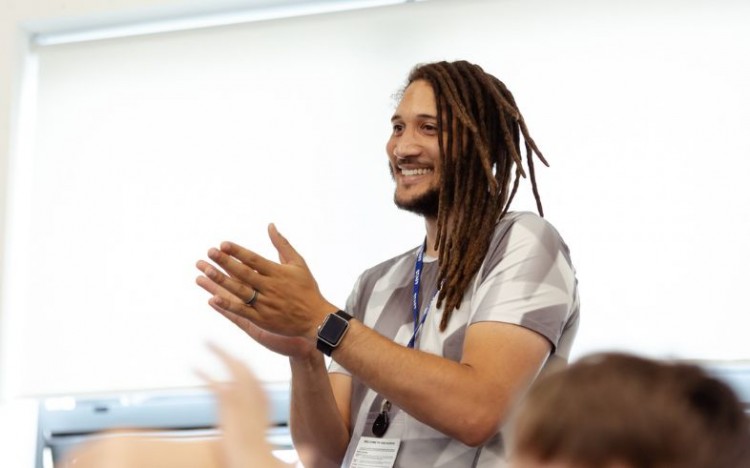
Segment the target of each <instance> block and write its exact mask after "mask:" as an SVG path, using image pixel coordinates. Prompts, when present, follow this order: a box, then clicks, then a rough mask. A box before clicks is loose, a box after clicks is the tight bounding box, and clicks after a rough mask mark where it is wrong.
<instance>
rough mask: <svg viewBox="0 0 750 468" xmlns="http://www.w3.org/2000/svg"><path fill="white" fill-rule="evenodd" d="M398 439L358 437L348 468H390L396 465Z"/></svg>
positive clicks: (399, 441)
mask: <svg viewBox="0 0 750 468" xmlns="http://www.w3.org/2000/svg"><path fill="white" fill-rule="evenodd" d="M400 446H401V440H400V439H384V438H380V437H360V439H359V443H358V444H357V450H356V451H355V452H354V457H353V458H352V463H351V465H349V467H350V468H365V467H367V468H392V467H393V465H394V463H396V456H398V448H399V447H400Z"/></svg>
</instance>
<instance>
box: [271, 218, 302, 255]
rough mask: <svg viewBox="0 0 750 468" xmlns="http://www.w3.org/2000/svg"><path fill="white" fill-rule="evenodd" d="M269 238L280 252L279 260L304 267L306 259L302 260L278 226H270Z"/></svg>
mask: <svg viewBox="0 0 750 468" xmlns="http://www.w3.org/2000/svg"><path fill="white" fill-rule="evenodd" d="M268 237H270V238H271V243H272V244H273V246H274V247H276V251H277V252H279V258H280V259H282V263H291V264H294V265H304V264H305V259H304V258H302V255H300V254H299V253H298V252H297V251H296V250H295V249H294V247H292V244H290V243H289V241H288V240H287V239H286V237H284V236H282V235H281V233H280V232H279V230H278V229H276V225H275V224H273V223H271V224H269V225H268Z"/></svg>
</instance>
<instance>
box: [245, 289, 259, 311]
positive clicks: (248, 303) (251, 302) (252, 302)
mask: <svg viewBox="0 0 750 468" xmlns="http://www.w3.org/2000/svg"><path fill="white" fill-rule="evenodd" d="M257 299H258V290H257V289H253V295H252V296H250V299H248V300H246V301H245V305H246V306H248V307H252V306H254V305H255V301H256V300H257Z"/></svg>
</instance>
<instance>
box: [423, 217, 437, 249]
mask: <svg viewBox="0 0 750 468" xmlns="http://www.w3.org/2000/svg"><path fill="white" fill-rule="evenodd" d="M424 226H425V231H427V249H426V250H425V251H424V253H425V254H426V255H429V256H430V257H437V256H438V251H437V249H435V239H437V218H425V219H424Z"/></svg>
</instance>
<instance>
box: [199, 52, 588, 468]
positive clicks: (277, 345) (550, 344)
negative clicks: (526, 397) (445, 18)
mask: <svg viewBox="0 0 750 468" xmlns="http://www.w3.org/2000/svg"><path fill="white" fill-rule="evenodd" d="M391 121H392V124H393V130H392V134H391V136H390V139H389V140H388V143H387V145H386V151H387V153H388V158H389V165H390V171H391V174H392V176H393V178H394V181H395V184H396V188H395V194H394V201H395V203H396V205H397V206H398V207H399V208H402V209H405V210H409V211H412V212H414V213H416V214H418V215H420V216H422V217H423V218H424V220H425V231H426V233H425V238H424V239H422V240H416V239H415V243H418V244H419V245H418V246H417V247H415V248H414V249H412V250H409V251H408V252H406V253H404V254H402V255H399V256H397V257H395V258H392V259H390V260H387V261H385V262H383V263H381V264H379V265H377V266H375V267H373V268H371V269H369V270H367V271H365V272H364V273H363V274H362V275H361V276H360V277H359V279H358V281H357V282H356V284H355V287H354V290H353V291H352V293H351V295H350V297H349V300H348V301H347V303H346V305H345V307H344V308H343V309H339V307H337V306H336V305H333V304H331V303H330V302H328V301H327V300H326V299H325V298H324V296H323V295H322V294H321V292H320V291H319V290H318V287H317V284H316V282H315V280H314V278H313V277H312V275H311V274H310V271H309V269H308V268H307V266H306V265H305V262H304V260H303V258H302V257H301V256H300V255H299V254H298V253H297V252H296V251H295V250H294V249H293V248H292V246H291V245H290V244H289V242H288V241H287V240H286V239H285V238H284V237H282V236H281V235H280V234H279V233H278V231H277V230H276V228H275V227H274V226H270V228H269V235H270V237H271V241H272V242H273V244H274V246H275V247H276V249H277V250H278V252H279V259H280V262H279V263H276V262H273V261H270V260H267V259H265V258H263V257H261V256H259V255H257V254H255V253H254V252H252V251H250V250H248V249H245V248H244V247H241V246H239V245H237V244H234V243H231V242H224V243H222V244H221V246H220V247H219V248H214V249H211V250H209V254H208V255H209V258H210V259H211V260H212V261H213V262H214V263H215V264H216V265H218V267H219V268H217V267H216V266H214V265H212V264H211V263H209V262H206V261H199V262H198V265H197V266H198V268H199V269H200V270H201V271H202V272H203V274H204V276H200V277H199V278H198V279H197V282H198V284H199V285H200V286H201V287H203V288H204V289H205V290H207V291H208V292H209V293H210V294H211V296H212V297H211V299H210V300H209V304H210V305H211V306H212V307H213V308H214V309H216V310H217V311H219V312H220V313H222V314H224V315H225V316H226V317H228V318H229V319H231V320H232V321H233V322H234V323H236V324H237V325H239V326H240V327H241V328H242V329H243V330H245V331H246V332H247V333H248V334H249V335H250V336H251V337H252V338H253V339H255V340H256V341H258V342H260V343H261V344H263V345H264V346H266V347H267V348H269V349H271V350H272V351H275V352H278V353H282V354H285V355H287V356H289V361H290V365H291V369H292V408H291V430H292V436H293V439H294V442H295V445H296V446H297V447H300V448H303V449H304V450H303V451H302V453H303V456H304V460H303V461H304V464H305V466H307V467H317V466H340V465H343V466H399V467H412V466H432V467H456V466H466V467H474V466H493V467H502V466H504V465H505V463H506V462H505V449H504V445H505V444H504V441H503V436H502V428H503V426H504V424H505V422H506V419H507V417H508V415H509V412H510V410H511V409H512V406H513V404H514V403H515V401H516V400H517V399H518V398H519V397H520V396H521V395H522V394H523V393H524V391H525V390H526V389H527V388H528V386H529V385H530V383H531V382H532V381H533V380H534V378H535V377H536V376H537V375H538V374H539V373H540V371H542V370H544V369H545V368H548V367H552V366H555V365H557V364H560V363H564V362H566V361H567V358H568V354H569V351H570V347H571V344H572V341H573V338H574V336H575V332H576V329H577V326H578V313H579V312H578V310H579V302H578V292H577V281H576V278H575V271H574V269H573V266H572V264H571V261H570V256H569V253H568V248H567V246H566V245H565V243H564V242H563V240H562V239H561V237H560V236H559V234H558V233H557V231H556V230H555V229H554V228H553V227H552V226H551V225H550V224H549V223H547V222H546V221H545V220H544V219H543V218H541V215H542V207H541V201H540V198H539V195H538V192H537V189H536V181H535V179H534V167H533V157H534V156H535V155H536V156H538V157H539V158H540V160H541V161H542V162H544V159H543V158H542V156H541V153H540V152H539V151H538V149H537V147H536V145H535V143H534V142H533V140H532V139H531V137H530V136H529V133H528V130H527V128H526V124H525V123H524V120H523V117H522V116H521V113H520V112H519V110H518V108H517V106H516V104H515V101H514V98H513V96H512V95H511V93H510V91H508V89H507V88H506V87H505V85H504V84H503V83H502V82H501V81H499V80H498V79H497V78H495V77H494V76H492V75H489V74H487V73H486V72H484V71H483V70H482V69H481V68H480V67H479V66H477V65H474V64H471V63H468V62H463V61H461V62H439V63H432V64H426V65H420V66H417V67H416V68H415V69H413V70H412V72H411V74H410V75H409V79H408V83H407V86H406V88H405V89H404V91H403V94H402V97H401V99H400V102H399V104H398V107H397V109H396V112H395V113H394V115H393V117H392V119H391ZM522 139H523V142H524V145H523V149H525V151H523V150H522V147H521V141H522ZM523 156H525V161H526V164H524V159H523ZM524 166H526V169H525V168H524ZM527 170H528V176H529V178H530V179H531V183H532V187H533V190H534V195H535V198H536V201H537V207H538V211H539V216H538V215H536V214H532V213H526V212H512V211H509V207H510V204H511V201H512V200H513V196H514V195H515V192H516V189H517V187H518V182H519V180H520V178H521V177H526V176H527ZM323 354H327V355H330V356H332V358H333V360H332V362H331V364H330V366H329V368H328V369H326V367H325V361H324V358H323ZM368 463H369V465H367V464H368Z"/></svg>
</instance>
